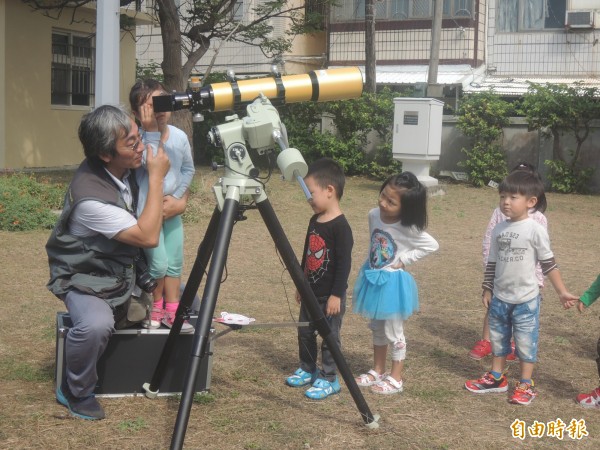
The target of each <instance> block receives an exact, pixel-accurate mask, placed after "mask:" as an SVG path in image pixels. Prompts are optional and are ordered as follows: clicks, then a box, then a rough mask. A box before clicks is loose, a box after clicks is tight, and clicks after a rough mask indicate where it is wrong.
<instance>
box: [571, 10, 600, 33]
mask: <svg viewBox="0 0 600 450" xmlns="http://www.w3.org/2000/svg"><path fill="white" fill-rule="evenodd" d="M565 27H567V28H569V29H591V28H593V27H594V11H583V10H578V11H567V14H566V17H565Z"/></svg>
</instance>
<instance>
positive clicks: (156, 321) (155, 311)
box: [142, 308, 165, 329]
mask: <svg viewBox="0 0 600 450" xmlns="http://www.w3.org/2000/svg"><path fill="white" fill-rule="evenodd" d="M164 316H165V310H164V309H159V308H152V312H151V313H150V318H146V319H144V321H143V322H142V326H143V327H144V328H150V329H156V328H160V323H161V322H162V320H163V317H164Z"/></svg>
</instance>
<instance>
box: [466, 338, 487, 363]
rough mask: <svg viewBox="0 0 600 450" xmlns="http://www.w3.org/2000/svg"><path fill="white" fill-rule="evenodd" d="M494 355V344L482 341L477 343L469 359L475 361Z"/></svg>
mask: <svg viewBox="0 0 600 450" xmlns="http://www.w3.org/2000/svg"><path fill="white" fill-rule="evenodd" d="M491 353H492V343H491V342H490V341H486V340H485V339H482V340H481V341H477V342H476V343H475V345H474V346H473V348H472V349H471V351H470V352H469V357H471V358H473V359H477V360H479V359H482V358H485V357H486V356H488V355H490V354H491Z"/></svg>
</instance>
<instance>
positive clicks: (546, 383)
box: [0, 170, 600, 450]
mask: <svg viewBox="0 0 600 450" xmlns="http://www.w3.org/2000/svg"><path fill="white" fill-rule="evenodd" d="M215 176H216V175H214V174H213V173H209V172H207V171H205V170H199V172H198V174H197V176H196V181H197V184H198V186H199V190H198V193H197V194H196V195H195V196H194V198H193V200H192V202H191V205H190V213H191V214H192V215H194V216H197V217H199V220H198V221H197V222H195V223H188V224H187V225H186V239H187V240H186V242H187V247H186V268H187V270H190V268H191V267H192V263H193V261H194V259H195V257H196V252H197V249H198V245H199V244H200V242H201V239H202V235H203V232H204V230H205V227H206V225H207V222H208V219H209V218H210V215H211V212H212V210H213V208H214V201H213V199H212V196H211V194H210V187H211V186H212V184H213V183H214V180H215ZM275 178H277V177H274V179H273V180H272V181H271V182H269V184H268V185H267V186H268V189H269V198H270V200H271V203H272V205H273V207H274V209H275V211H276V212H277V214H278V217H279V220H280V221H281V223H282V225H283V227H284V229H285V230H286V233H287V235H288V238H289V239H290V241H291V243H292V245H293V247H294V248H295V249H296V252H297V254H299V252H300V251H301V249H302V242H303V238H304V232H305V227H306V224H307V221H308V218H309V216H310V214H311V211H310V209H309V208H308V206H307V205H306V203H305V201H304V197H303V194H302V192H301V190H300V188H299V187H298V186H297V185H296V184H284V183H283V182H281V181H280V180H279V179H275ZM378 188H379V183H378V182H373V181H369V180H367V179H364V178H350V179H348V182H347V189H346V193H345V195H344V199H343V201H342V207H343V209H344V211H345V213H346V215H347V217H348V219H349V221H350V223H351V225H352V227H353V231H354V238H355V246H354V253H353V270H352V274H351V278H350V286H352V284H353V282H354V279H355V277H356V273H357V270H358V267H359V266H360V265H361V263H362V261H363V260H364V258H365V257H366V248H367V244H368V226H367V220H366V217H367V211H368V210H369V209H370V208H371V207H373V206H374V205H375V204H376V198H377V193H378ZM445 189H446V195H440V196H434V197H431V199H430V203H429V208H430V216H429V217H430V226H429V232H430V233H431V234H432V235H433V236H434V237H435V238H436V239H437V240H438V241H439V243H440V250H439V252H437V253H436V254H435V255H433V256H430V257H428V258H426V259H425V260H423V261H421V262H419V263H417V264H416V265H415V266H414V267H412V268H411V271H412V272H413V274H414V276H415V278H416V280H417V283H418V285H419V289H420V301H421V311H420V313H419V314H417V315H415V316H413V317H411V318H410V319H409V320H408V322H407V326H406V327H407V329H406V335H407V341H408V357H407V360H406V371H405V390H404V392H403V393H402V394H400V395H394V396H376V395H373V394H371V393H370V392H368V391H367V390H365V391H363V393H364V396H365V399H366V401H367V403H368V405H369V407H370V409H371V411H372V412H373V413H376V414H379V415H380V416H381V421H380V424H381V426H380V428H379V429H378V430H375V431H371V430H368V429H367V428H366V427H364V426H363V422H362V420H361V418H360V415H359V413H358V410H357V409H356V407H355V404H354V402H353V400H352V397H351V396H350V394H349V392H348V390H347V389H346V387H345V386H344V385H342V392H341V394H340V395H337V396H334V397H331V398H329V399H327V400H325V401H321V402H313V401H309V400H307V399H305V398H304V396H303V391H302V390H299V389H293V388H290V387H287V386H285V385H284V379H285V377H286V376H288V375H289V374H290V373H291V372H293V371H294V370H295V369H296V367H297V364H298V362H297V342H296V335H295V330H294V329H293V328H252V329H248V330H243V331H240V332H234V333H229V334H228V335H226V336H224V337H222V338H220V339H219V340H217V341H216V343H215V351H214V357H213V371H212V383H211V389H210V395H209V396H208V397H206V399H205V400H206V401H202V402H195V403H194V405H193V407H192V411H191V415H190V421H189V426H188V429H187V434H186V439H185V448H187V449H204V448H207V449H213V448H214V449H282V448H286V449H307V448H315V449H359V448H360V449H392V448H394V449H404V448H410V449H481V448H485V449H503V448H507V447H512V446H513V445H515V446H516V445H518V446H519V447H521V448H538V447H539V448H581V449H592V448H600V420H599V419H600V409H597V410H586V409H582V408H580V407H579V406H578V405H576V404H575V402H574V398H575V396H576V395H577V393H579V392H583V391H589V390H591V389H593V388H594V387H596V385H597V381H598V379H597V373H596V363H595V361H594V359H595V357H596V355H595V350H596V340H597V339H598V314H599V313H600V309H597V308H600V302H599V304H597V305H594V306H593V307H592V308H591V309H590V310H588V311H586V312H585V313H584V314H579V313H577V311H575V310H570V311H566V312H565V311H563V310H562V309H561V308H560V305H559V301H558V298H557V296H556V294H555V292H554V291H553V289H552V287H551V286H550V285H548V287H547V288H546V289H545V293H544V300H543V306H542V316H541V332H540V358H539V363H538V364H537V366H536V370H535V374H534V378H535V381H536V384H537V386H538V390H539V397H538V398H537V399H536V400H535V401H534V403H532V405H531V406H529V407H521V406H515V405H511V404H509V403H508V402H507V401H506V400H507V397H506V395H503V394H500V395H498V394H489V395H485V396H475V395H473V394H471V393H469V392H467V391H466V390H465V389H464V388H463V384H464V381H465V380H466V379H467V378H474V377H478V376H479V375H481V374H482V373H483V372H484V371H485V370H487V368H488V366H489V363H490V360H489V358H488V359H486V360H484V361H481V362H477V361H474V360H472V359H469V358H468V356H467V352H468V350H469V348H470V346H471V345H472V344H473V343H474V342H475V341H476V340H477V339H478V338H479V334H480V329H481V323H482V317H483V308H482V305H481V303H480V292H481V291H480V285H481V278H482V263H481V239H482V235H483V232H484V230H485V227H486V224H487V221H488V219H489V216H490V214H491V212H492V210H493V208H494V207H495V206H496V203H497V193H496V192H495V191H494V190H493V189H490V188H485V189H474V188H470V187H468V186H465V185H457V184H450V185H445ZM548 203H549V209H548V211H547V217H548V222H549V231H550V236H551V239H552V243H553V249H554V251H555V254H556V257H557V260H558V262H559V264H560V268H561V273H562V275H563V279H564V280H565V282H566V284H567V287H568V288H569V290H570V291H571V292H573V293H575V294H581V293H583V291H584V290H585V289H586V288H587V287H588V286H589V284H590V283H591V282H592V281H593V280H594V279H595V278H596V276H597V275H598V273H600V263H599V259H598V255H599V254H600V233H599V230H600V197H598V196H572V195H557V194H549V195H548ZM247 216H248V220H246V221H243V222H239V223H237V224H236V226H235V228H234V234H233V237H232V240H231V246H230V251H229V257H228V264H227V279H226V281H225V282H224V283H223V284H222V286H221V291H220V295H219V299H218V304H217V309H216V311H215V312H216V314H218V313H219V312H220V311H229V312H237V313H241V314H245V315H247V316H251V317H255V318H256V319H257V320H260V321H261V322H290V321H292V320H296V319H297V314H298V306H297V305H296V303H295V301H294V295H293V293H294V287H293V284H292V282H291V280H290V277H289V275H288V273H287V272H286V271H285V270H284V268H283V266H282V264H281V262H280V260H279V257H278V255H277V253H276V251H275V246H274V244H273V242H272V241H271V239H270V237H269V235H268V232H267V230H266V227H265V226H264V224H263V223H262V220H261V219H260V215H259V213H258V212H257V211H250V212H248V214H247ZM47 237H48V232H47V231H38V232H31V233H6V232H0V242H1V244H0V248H1V253H0V254H1V256H2V261H3V263H2V265H1V266H0V278H1V280H2V283H1V284H0V298H2V302H1V303H0V448H6V449H54V448H69V449H81V448H103V449H120V450H125V449H164V448H168V447H169V445H170V441H171V435H172V432H173V426H174V423H175V420H176V416H177V411H178V406H179V402H178V399H177V398H165V397H161V398H158V399H155V400H149V399H146V398H145V397H136V398H131V397H130V398H119V399H114V398H110V399H108V398H104V399H101V400H100V401H101V403H102V405H103V406H104V408H105V410H106V413H107V419H106V420H103V421H100V422H87V421H82V420H77V419H73V418H71V417H70V416H69V414H68V413H67V411H66V410H65V408H64V407H62V406H60V405H58V404H57V403H56V401H55V398H54V391H53V384H54V382H53V374H54V365H55V354H54V352H55V322H54V320H55V314H56V312H57V311H60V310H64V306H63V305H62V304H61V303H60V302H59V301H58V300H57V299H55V298H54V297H53V296H52V295H51V294H50V293H49V292H48V291H47V290H46V288H45V283H46V281H47V276H48V268H47V261H46V254H45V251H44V244H45V242H46V239H47ZM187 277H188V273H186V275H185V277H184V279H187ZM203 285H204V283H203V284H202V286H201V289H200V291H202V289H203ZM201 293H202V292H200V294H201ZM350 304H351V303H350ZM349 306H350V305H349ZM349 309H350V310H351V308H349ZM342 338H343V352H344V355H345V358H346V360H347V363H348V365H349V366H350V368H351V370H352V371H353V372H355V373H356V374H358V373H361V372H364V371H365V370H367V369H369V368H370V367H371V363H372V350H371V336H370V332H369V330H368V329H367V321H366V320H365V319H363V318H361V317H358V316H356V315H354V314H352V313H351V312H348V313H347V314H346V317H345V319H344V326H343V330H342ZM157 351H160V349H157ZM151 375H152V374H149V375H148V377H149V378H150V376H151ZM123 376H126V375H125V374H123ZM517 376H518V363H513V364H512V365H511V366H510V370H509V377H510V378H511V379H514V378H515V377H517ZM516 419H518V420H522V421H523V422H524V423H525V424H526V426H531V425H532V424H533V423H534V422H535V421H537V422H539V423H544V424H548V423H556V421H557V420H558V419H560V420H562V421H563V422H564V423H565V424H566V425H567V426H568V425H569V424H570V423H571V421H572V420H573V419H575V421H576V422H577V423H579V424H580V425H581V424H583V423H585V426H586V430H587V433H588V435H587V436H584V437H582V438H581V439H580V440H578V439H573V438H571V437H570V436H569V435H568V433H567V431H566V430H565V435H564V439H562V440H560V439H559V438H557V437H553V436H548V435H544V436H543V437H538V438H535V437H531V436H529V435H526V436H525V438H524V439H523V440H520V439H517V438H515V437H513V436H512V434H511V424H512V423H513V422H514V421H515V420H516Z"/></svg>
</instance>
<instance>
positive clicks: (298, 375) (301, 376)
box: [285, 368, 319, 387]
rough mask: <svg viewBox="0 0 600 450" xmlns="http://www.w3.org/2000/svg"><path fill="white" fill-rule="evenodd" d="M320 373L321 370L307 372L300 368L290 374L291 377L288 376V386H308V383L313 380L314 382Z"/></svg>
mask: <svg viewBox="0 0 600 450" xmlns="http://www.w3.org/2000/svg"><path fill="white" fill-rule="evenodd" d="M318 374H319V372H318V371H316V370H315V372H314V373H309V372H306V371H305V370H302V369H300V368H299V369H298V370H296V371H295V372H294V374H293V375H290V376H289V377H287V379H286V380H285V382H286V384H287V385H288V386H292V387H302V386H306V385H307V384H311V383H312V382H314V381H315V380H316V379H317V375H318Z"/></svg>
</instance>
